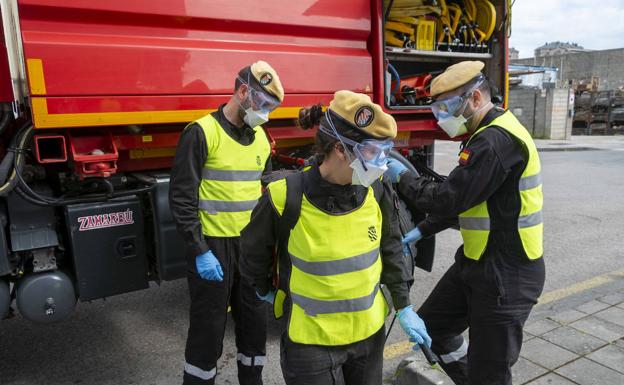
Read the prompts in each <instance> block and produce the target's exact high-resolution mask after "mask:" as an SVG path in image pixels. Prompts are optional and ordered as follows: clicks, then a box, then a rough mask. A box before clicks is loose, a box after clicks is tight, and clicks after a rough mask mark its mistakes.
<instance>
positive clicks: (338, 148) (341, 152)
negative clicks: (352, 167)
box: [334, 142, 349, 161]
mask: <svg viewBox="0 0 624 385" xmlns="http://www.w3.org/2000/svg"><path fill="white" fill-rule="evenodd" d="M334 153H335V154H336V156H337V157H338V159H340V160H342V161H348V160H349V157H348V156H347V151H346V150H345V148H344V147H343V146H342V143H339V142H337V143H336V144H334Z"/></svg>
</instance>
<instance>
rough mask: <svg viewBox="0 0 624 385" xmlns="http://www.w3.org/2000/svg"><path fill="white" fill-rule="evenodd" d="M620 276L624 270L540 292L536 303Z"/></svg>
mask: <svg viewBox="0 0 624 385" xmlns="http://www.w3.org/2000/svg"><path fill="white" fill-rule="evenodd" d="M622 278H624V270H618V271H612V272H610V273H606V274H603V275H598V276H596V277H593V278H590V279H588V280H585V281H582V282H578V283H575V284H573V285H570V286H567V287H564V288H561V289H557V290H553V291H550V292H548V293H545V294H542V296H541V297H540V298H539V300H538V302H537V305H538V306H539V305H545V304H547V303H550V302H553V301H557V300H560V299H562V298H565V297H569V296H571V295H574V294H577V293H580V292H582V291H585V290H589V289H593V288H595V287H598V286H601V285H604V284H606V283H609V282H613V281H615V280H617V279H622Z"/></svg>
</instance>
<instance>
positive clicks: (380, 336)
mask: <svg viewBox="0 0 624 385" xmlns="http://www.w3.org/2000/svg"><path fill="white" fill-rule="evenodd" d="M385 334H386V328H385V326H382V327H381V329H379V331H378V332H377V333H375V334H373V335H372V336H370V337H368V338H367V339H365V340H363V341H360V342H357V343H355V344H352V345H349V347H347V361H346V362H345V363H344V365H343V366H342V371H343V374H344V379H345V385H381V383H382V379H383V351H384V342H385Z"/></svg>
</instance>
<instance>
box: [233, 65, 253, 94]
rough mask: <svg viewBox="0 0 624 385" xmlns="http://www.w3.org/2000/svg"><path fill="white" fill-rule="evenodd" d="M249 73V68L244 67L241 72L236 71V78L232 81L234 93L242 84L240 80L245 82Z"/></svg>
mask: <svg viewBox="0 0 624 385" xmlns="http://www.w3.org/2000/svg"><path fill="white" fill-rule="evenodd" d="M250 72H251V67H245V68H243V69H242V70H240V71H238V76H237V77H236V80H235V81H234V92H236V91H238V89H239V88H240V86H241V85H243V82H242V81H241V79H245V80H246V79H247V77H248V76H249V73H250ZM252 77H253V76H252Z"/></svg>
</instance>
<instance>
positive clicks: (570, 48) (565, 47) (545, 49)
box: [535, 41, 589, 57]
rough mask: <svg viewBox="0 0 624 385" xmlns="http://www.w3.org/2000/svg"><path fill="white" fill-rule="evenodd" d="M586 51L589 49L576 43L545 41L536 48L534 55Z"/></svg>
mask: <svg viewBox="0 0 624 385" xmlns="http://www.w3.org/2000/svg"><path fill="white" fill-rule="evenodd" d="M587 51H589V50H588V49H585V48H583V47H581V46H580V45H578V44H576V43H564V42H561V41H554V42H552V43H546V44H544V45H543V46H541V47H538V48H536V49H535V57H543V56H555V55H565V54H569V53H577V52H587Z"/></svg>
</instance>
